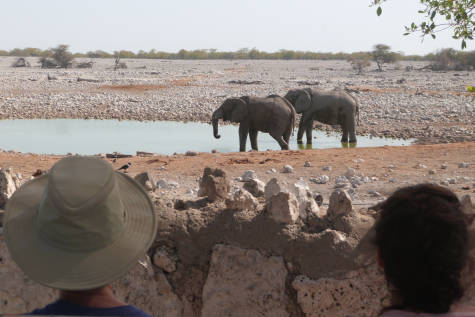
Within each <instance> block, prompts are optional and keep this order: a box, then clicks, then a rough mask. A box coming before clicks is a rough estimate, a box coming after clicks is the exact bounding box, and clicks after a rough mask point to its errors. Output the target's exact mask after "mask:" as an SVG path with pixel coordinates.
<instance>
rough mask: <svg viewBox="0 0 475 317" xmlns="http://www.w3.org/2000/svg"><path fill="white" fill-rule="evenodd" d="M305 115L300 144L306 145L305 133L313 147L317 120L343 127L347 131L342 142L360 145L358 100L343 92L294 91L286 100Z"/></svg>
mask: <svg viewBox="0 0 475 317" xmlns="http://www.w3.org/2000/svg"><path fill="white" fill-rule="evenodd" d="M284 98H285V99H287V100H288V101H290V103H291V104H292V105H293V106H294V107H295V111H296V112H297V113H301V114H302V118H301V119H300V124H299V129H298V132H297V143H298V144H301V143H302V137H303V134H304V132H305V133H306V134H307V144H312V129H313V120H317V121H319V122H321V123H326V124H331V125H340V126H341V128H342V130H343V135H342V137H341V142H348V134H349V136H350V138H349V142H350V143H356V116H358V118H359V104H358V100H357V99H356V98H355V97H353V96H352V95H351V94H349V93H347V92H346V91H343V90H341V89H335V90H332V91H327V90H321V89H312V88H304V89H291V90H289V91H288V92H287V94H286V95H285V97H284Z"/></svg>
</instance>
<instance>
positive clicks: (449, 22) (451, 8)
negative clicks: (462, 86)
mask: <svg viewBox="0 0 475 317" xmlns="http://www.w3.org/2000/svg"><path fill="white" fill-rule="evenodd" d="M386 1H388V0H371V6H378V8H377V9H376V14H377V15H378V16H379V15H381V13H382V12H383V10H382V8H381V3H382V2H386ZM419 1H420V2H421V4H422V5H423V9H422V10H419V13H420V14H422V15H424V21H423V22H421V23H420V24H419V25H417V24H416V23H414V22H412V23H411V25H410V26H405V29H406V33H404V35H408V34H410V33H414V32H420V33H422V37H425V36H426V35H430V36H431V37H432V38H434V39H435V38H436V33H437V32H439V31H442V30H445V29H451V30H453V35H452V37H453V38H454V39H461V40H462V43H461V46H462V49H464V48H465V47H467V42H466V41H467V40H473V33H474V32H475V21H474V16H473V14H474V13H473V11H474V9H475V1H474V0H439V1H437V0H419ZM438 18H442V19H444V21H445V22H441V23H439V22H437V21H438Z"/></svg>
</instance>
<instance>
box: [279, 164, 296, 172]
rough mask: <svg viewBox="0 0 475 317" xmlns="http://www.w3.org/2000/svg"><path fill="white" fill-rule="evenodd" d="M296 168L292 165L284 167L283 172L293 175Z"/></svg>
mask: <svg viewBox="0 0 475 317" xmlns="http://www.w3.org/2000/svg"><path fill="white" fill-rule="evenodd" d="M293 172H294V168H293V167H292V166H290V165H284V168H283V170H282V173H293Z"/></svg>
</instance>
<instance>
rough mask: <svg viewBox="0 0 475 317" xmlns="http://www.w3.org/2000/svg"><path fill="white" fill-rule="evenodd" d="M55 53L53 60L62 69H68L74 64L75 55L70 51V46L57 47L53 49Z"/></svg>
mask: <svg viewBox="0 0 475 317" xmlns="http://www.w3.org/2000/svg"><path fill="white" fill-rule="evenodd" d="M51 50H52V52H53V56H52V57H53V59H54V60H55V61H56V63H57V64H58V66H59V67H60V68H68V67H70V66H71V64H72V62H73V59H74V57H73V54H71V52H69V51H68V45H64V44H61V45H58V46H57V47H55V48H53V49H51Z"/></svg>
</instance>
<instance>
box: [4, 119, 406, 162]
mask: <svg viewBox="0 0 475 317" xmlns="http://www.w3.org/2000/svg"><path fill="white" fill-rule="evenodd" d="M212 132H213V129H212V127H211V125H210V124H206V123H197V122H188V123H182V122H170V121H155V122H150V121H149V122H138V121H117V120H77V119H52V120H51V119H50V120H0V135H1V136H2V137H1V138H0V149H3V150H15V151H20V152H32V153H38V154H66V153H68V152H71V153H78V154H86V155H89V154H97V153H111V152H114V151H117V152H121V153H127V154H135V152H136V151H145V152H153V153H160V154H173V153H174V152H177V153H184V152H186V151H188V150H193V151H198V152H211V150H213V149H216V150H218V151H219V152H237V151H239V135H238V127H237V126H233V125H223V126H220V134H221V138H220V139H215V138H214V137H213V133H212ZM314 134H315V135H316V139H315V142H314V143H313V144H308V145H307V144H299V145H297V140H296V133H294V135H293V136H292V137H291V139H290V144H289V146H290V149H291V150H296V149H302V150H309V149H325V148H337V147H340V146H342V147H344V148H351V147H355V146H356V144H348V143H343V144H342V143H341V142H340V139H341V133H335V134H330V135H327V133H325V132H322V131H314ZM411 142H412V140H398V139H383V138H376V137H375V138H372V139H370V138H369V137H365V136H358V147H369V146H383V145H409V144H411ZM249 143H250V142H249V140H248V142H247V150H250V148H251V147H250V144H249ZM257 143H258V146H259V148H260V149H261V150H262V149H270V150H280V146H279V144H278V143H277V142H276V141H275V140H274V139H273V138H272V137H271V136H270V135H269V134H268V133H259V135H258V137H257Z"/></svg>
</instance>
